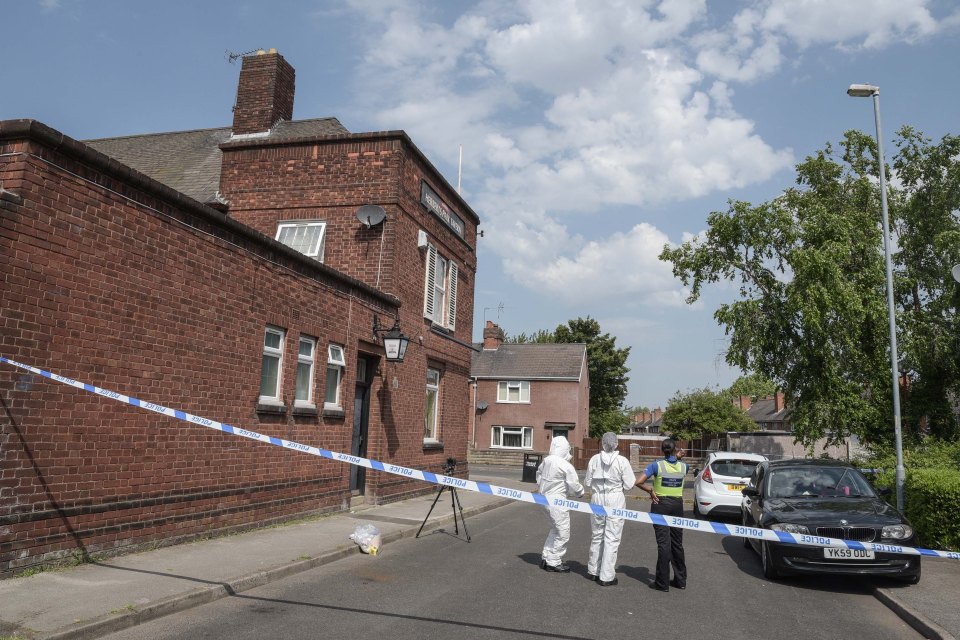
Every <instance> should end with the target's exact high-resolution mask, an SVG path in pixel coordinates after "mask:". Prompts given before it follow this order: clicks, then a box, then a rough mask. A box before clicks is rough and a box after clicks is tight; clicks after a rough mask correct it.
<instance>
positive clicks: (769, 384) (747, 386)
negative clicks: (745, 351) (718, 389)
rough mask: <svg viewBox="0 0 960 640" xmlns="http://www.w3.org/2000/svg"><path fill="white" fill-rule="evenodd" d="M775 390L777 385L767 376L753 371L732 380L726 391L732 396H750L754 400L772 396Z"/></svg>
mask: <svg viewBox="0 0 960 640" xmlns="http://www.w3.org/2000/svg"><path fill="white" fill-rule="evenodd" d="M776 392H777V385H776V384H775V383H774V382H773V380H770V379H769V378H767V377H765V376H763V375H761V374H759V373H753V374H750V375H748V376H740V377H739V378H737V379H736V380H734V381H733V384H732V385H730V388H729V389H727V393H728V394H729V395H730V396H731V397H733V398H739V397H740V396H750V397H751V398H753V399H754V400H756V399H757V398H765V397H767V396H772V395H773V394H774V393H776Z"/></svg>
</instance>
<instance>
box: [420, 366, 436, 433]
mask: <svg viewBox="0 0 960 640" xmlns="http://www.w3.org/2000/svg"><path fill="white" fill-rule="evenodd" d="M439 404H440V370H439V369H432V368H429V369H427V400H426V405H425V409H424V413H423V441H424V442H430V443H433V442H439V441H440V411H439Z"/></svg>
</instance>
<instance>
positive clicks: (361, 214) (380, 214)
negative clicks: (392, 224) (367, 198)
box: [357, 204, 387, 229]
mask: <svg viewBox="0 0 960 640" xmlns="http://www.w3.org/2000/svg"><path fill="white" fill-rule="evenodd" d="M386 218H387V212H386V211H384V210H383V207H381V206H379V205H376V204H365V205H363V206H362V207H360V208H359V209H357V220H359V221H360V222H362V223H363V224H365V225H367V228H368V229H369V228H370V227H374V226H376V225H378V224H380V223H381V222H383V221H384V220H386Z"/></svg>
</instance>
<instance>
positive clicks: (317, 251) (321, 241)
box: [274, 220, 327, 262]
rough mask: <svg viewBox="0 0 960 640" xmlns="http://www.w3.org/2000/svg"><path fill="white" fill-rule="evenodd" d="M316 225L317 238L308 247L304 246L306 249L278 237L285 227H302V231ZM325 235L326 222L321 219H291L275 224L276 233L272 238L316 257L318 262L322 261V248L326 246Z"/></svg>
mask: <svg viewBox="0 0 960 640" xmlns="http://www.w3.org/2000/svg"><path fill="white" fill-rule="evenodd" d="M316 227H319V229H320V233H319V234H318V235H317V238H316V239H315V240H314V241H313V243H312V244H311V245H310V246H309V247H306V249H307V250H306V251H303V250H302V249H300V248H299V247H296V246H294V245H293V244H291V243H290V242H284V241H283V240H281V239H280V236H282V235H283V232H284V231H285V230H287V229H295V230H296V229H304V232H306V230H308V229H311V228H316ZM326 236H327V223H326V222H323V221H322V220H293V221H287V222H281V223H279V224H277V235H276V237H275V238H274V239H275V240H276V241H277V242H282V243H283V244H285V245H287V246H288V247H290V248H291V249H296V250H297V251H300V253H302V254H304V255H306V256H310V257H311V258H316V259H317V260H319V261H320V262H323V248H324V247H325V246H326Z"/></svg>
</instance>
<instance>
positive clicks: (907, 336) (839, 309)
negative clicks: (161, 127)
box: [660, 129, 960, 443]
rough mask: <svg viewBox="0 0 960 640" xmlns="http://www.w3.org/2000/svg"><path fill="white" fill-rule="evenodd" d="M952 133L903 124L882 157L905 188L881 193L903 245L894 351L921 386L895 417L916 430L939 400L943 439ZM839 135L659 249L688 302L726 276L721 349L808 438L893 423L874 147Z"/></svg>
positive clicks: (948, 428)
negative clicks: (776, 179) (890, 152)
mask: <svg viewBox="0 0 960 640" xmlns="http://www.w3.org/2000/svg"><path fill="white" fill-rule="evenodd" d="M956 145H957V139H956V138H952V137H945V138H944V140H943V142H941V144H940V145H936V146H931V145H930V144H929V141H927V140H924V139H922V137H920V136H919V135H917V134H914V133H913V132H912V131H911V130H909V129H904V130H902V131H901V132H900V134H899V142H898V146H899V147H900V152H899V153H898V154H897V158H896V161H895V166H896V167H897V169H898V175H899V176H901V179H902V181H903V185H904V186H903V187H902V188H900V190H897V189H895V188H893V187H891V188H890V189H891V193H890V197H889V201H890V204H891V206H890V209H891V216H892V218H893V220H894V227H895V229H896V231H897V235H898V242H899V245H900V246H901V247H902V250H901V251H900V252H899V253H898V255H897V260H896V262H897V265H898V269H897V276H896V282H897V286H896V287H895V288H896V299H897V300H898V308H899V312H900V315H901V318H902V320H903V322H898V327H899V328H900V330H901V334H902V338H903V339H901V340H900V343H901V344H902V345H905V346H904V349H903V350H902V351H903V353H902V355H903V356H905V357H906V358H907V359H908V360H909V362H910V363H911V369H910V370H911V374H910V375H911V376H914V377H915V381H914V382H913V383H912V384H911V389H923V390H924V393H925V394H927V395H928V397H926V398H924V399H923V400H922V402H921V401H920V400H919V399H918V401H917V402H914V397H913V396H912V395H908V397H907V400H908V402H909V403H910V406H909V407H905V409H906V410H905V411H904V415H905V416H906V415H909V416H912V417H913V418H912V422H911V424H910V425H906V424H905V427H907V428H909V429H912V430H913V431H914V432H915V431H916V429H917V426H918V424H919V419H918V416H920V415H931V412H932V411H933V410H934V409H937V408H938V407H939V408H942V410H940V411H938V412H937V413H936V419H937V421H938V424H941V425H943V426H942V428H941V431H939V433H941V434H942V433H944V432H949V433H952V434H953V437H956V416H955V414H951V413H950V411H949V410H948V409H946V407H947V406H948V405H949V398H950V394H951V393H952V394H957V392H958V391H960V388H958V383H957V374H956V369H957V362H958V361H960V349H958V345H957V340H958V338H957V335H958V331H957V329H958V327H957V318H956V309H957V304H956V295H957V294H956V288H954V289H953V290H952V291H951V290H949V289H948V288H947V287H945V286H944V282H945V279H946V278H949V276H950V270H949V266H946V265H947V264H948V263H949V261H950V260H951V259H953V260H956V259H957V257H958V253H960V244H958V243H957V242H956V241H955V239H956V234H957V232H958V225H960V221H958V219H957V216H956V211H957V209H958V204H960V203H958V198H960V175H958V173H960V171H958V164H960V160H958V159H957V158H958V154H957V152H958V149H957V147H956ZM841 147H842V149H843V153H842V155H841V156H840V157H837V156H836V154H835V153H834V150H833V148H832V146H831V145H827V146H826V148H825V149H824V150H822V151H819V152H818V153H816V154H815V155H813V156H810V157H808V158H806V159H805V160H804V161H803V162H802V163H800V164H799V165H797V179H796V182H797V186H796V187H794V188H790V189H787V190H786V191H785V192H784V193H783V194H782V195H781V196H779V197H777V198H775V199H774V200H772V201H771V202H768V203H764V204H761V205H758V206H753V205H751V204H750V203H747V202H740V201H731V202H730V204H729V207H728V209H727V211H722V212H713V213H711V214H710V216H709V217H708V229H707V231H706V232H705V233H704V234H703V236H702V237H697V238H695V239H694V240H691V241H690V242H686V243H683V244H682V245H680V246H679V247H677V248H675V249H674V248H670V247H665V248H664V251H663V252H662V253H661V256H660V257H661V259H663V260H666V261H669V262H671V263H673V272H674V275H676V276H677V277H678V278H680V280H681V281H682V282H683V283H684V284H685V285H687V286H689V287H690V291H691V293H690V296H689V298H688V302H693V301H695V300H697V299H698V298H699V296H700V292H701V290H702V287H703V286H704V285H707V284H711V283H715V282H718V281H720V280H727V281H732V282H735V283H737V284H738V285H739V293H740V298H739V299H738V300H735V301H733V302H730V303H726V304H722V305H720V307H719V308H718V309H717V310H716V312H715V313H714V317H715V318H716V320H717V322H718V323H719V324H720V325H722V326H724V327H725V329H726V332H727V334H728V335H730V346H729V348H728V350H727V353H726V360H727V362H728V363H729V364H731V365H734V366H738V367H740V368H741V369H742V370H744V371H753V372H756V373H758V374H760V375H762V376H764V377H766V378H768V379H770V380H771V381H773V382H774V383H775V384H776V385H777V387H778V388H780V389H782V390H783V391H784V392H785V394H786V396H787V397H788V398H789V399H790V403H791V422H792V423H793V426H794V430H795V435H796V436H797V437H798V439H800V440H803V441H805V442H808V443H809V442H811V441H813V440H815V439H816V438H819V437H822V436H828V437H832V438H834V439H839V438H841V437H842V436H844V435H846V434H847V433H855V434H858V435H860V436H861V437H866V438H880V439H887V438H889V437H892V432H893V430H892V429H891V428H890V425H891V424H892V400H891V395H892V389H891V380H890V360H889V351H888V348H889V333H888V324H887V322H888V321H887V310H886V294H885V282H886V277H885V268H884V258H883V244H882V232H881V227H880V224H879V223H880V211H881V208H880V198H879V189H878V188H877V186H876V184H875V180H874V177H875V176H876V175H877V174H878V160H877V154H876V145H875V142H874V139H873V138H872V137H870V136H867V135H865V134H863V133H860V132H856V131H851V132H847V134H846V135H845V137H844V140H843V141H842V142H841ZM924 203H926V204H924ZM927 205H931V206H927ZM951 240H954V241H953V243H952V245H951ZM906 262H910V265H909V266H908V265H907V264H906ZM914 289H916V291H917V293H916V294H914ZM950 295H953V296H954V298H953V302H952V307H951V306H950V302H949V300H950ZM907 303H909V307H910V308H909V309H907V308H906V307H907V306H908V304H907ZM934 310H935V311H934ZM931 311H934V312H933V313H931ZM951 329H952V331H951ZM931 337H932V338H934V339H933V342H932V344H931ZM937 375H939V376H941V378H942V381H941V382H939V383H938V382H936V381H935V380H933V379H932V378H935V377H936V376H937ZM929 396H932V398H931V397H929ZM954 397H956V396H955V395H954Z"/></svg>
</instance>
